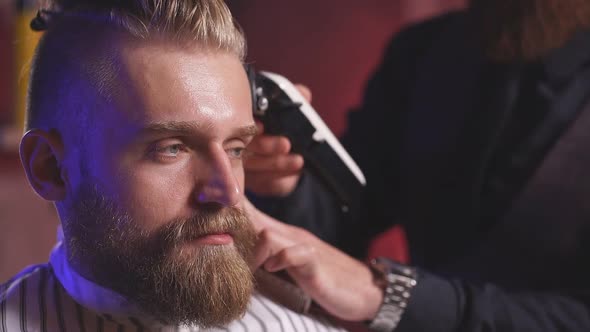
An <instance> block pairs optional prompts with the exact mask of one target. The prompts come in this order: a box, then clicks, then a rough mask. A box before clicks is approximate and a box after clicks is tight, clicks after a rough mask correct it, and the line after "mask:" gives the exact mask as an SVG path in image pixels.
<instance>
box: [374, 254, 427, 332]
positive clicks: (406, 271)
mask: <svg viewBox="0 0 590 332" xmlns="http://www.w3.org/2000/svg"><path fill="white" fill-rule="evenodd" d="M369 266H370V268H371V270H372V271H373V275H374V279H375V283H376V284H377V286H379V287H381V288H382V289H383V303H382V304H381V307H380V308H379V311H378V312H377V315H376V316H375V318H373V320H371V321H369V322H368V324H367V325H368V327H369V330H371V331H373V332H391V331H393V330H394V329H395V328H396V327H397V325H398V324H399V321H400V320H401V318H402V314H403V313H404V311H405V309H406V307H407V305H408V301H409V299H410V296H411V291H412V288H414V286H416V284H417V273H416V270H415V269H414V268H411V267H408V266H405V265H402V264H399V263H396V262H394V261H392V260H389V259H387V258H382V257H379V258H376V259H373V260H371V261H370V263H369Z"/></svg>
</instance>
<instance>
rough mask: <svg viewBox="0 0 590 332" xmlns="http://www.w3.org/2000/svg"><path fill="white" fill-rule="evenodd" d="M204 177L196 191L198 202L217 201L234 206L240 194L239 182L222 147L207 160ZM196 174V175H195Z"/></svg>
mask: <svg viewBox="0 0 590 332" xmlns="http://www.w3.org/2000/svg"><path fill="white" fill-rule="evenodd" d="M207 164H208V167H205V168H206V169H207V171H206V174H201V175H204V176H205V178H201V181H202V182H201V183H202V186H201V188H200V190H199V191H198V192H197V200H198V202H199V204H207V203H217V204H220V205H223V206H236V205H237V204H238V203H239V200H240V196H241V194H242V193H241V187H240V183H239V181H238V179H237V177H236V173H235V171H234V169H233V167H232V165H231V162H230V160H229V158H228V156H227V154H226V153H225V151H224V150H223V149H221V151H214V153H212V154H211V156H210V158H208V160H207ZM197 176H198V175H197Z"/></svg>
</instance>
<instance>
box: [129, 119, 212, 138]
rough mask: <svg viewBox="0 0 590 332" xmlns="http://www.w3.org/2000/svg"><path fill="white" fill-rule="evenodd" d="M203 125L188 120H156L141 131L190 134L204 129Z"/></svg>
mask: <svg viewBox="0 0 590 332" xmlns="http://www.w3.org/2000/svg"><path fill="white" fill-rule="evenodd" d="M203 129H205V128H203V126H202V125H199V124H198V123H195V122H187V121H170V122H155V123H150V124H148V125H147V126H145V127H144V128H143V129H142V130H141V131H142V132H144V133H146V134H147V133H167V134H169V133H174V134H176V135H189V134H194V133H195V132H198V131H202V130H203Z"/></svg>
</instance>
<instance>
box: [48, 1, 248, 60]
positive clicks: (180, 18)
mask: <svg viewBox="0 0 590 332" xmlns="http://www.w3.org/2000/svg"><path fill="white" fill-rule="evenodd" d="M41 3H42V5H41V13H44V14H43V15H42V16H44V18H45V19H47V20H48V21H49V22H48V27H49V28H50V27H51V21H53V20H59V19H60V17H61V18H62V19H67V18H68V17H72V18H76V17H77V18H78V19H81V21H83V20H84V19H86V20H103V21H108V23H110V24H113V25H115V26H117V27H118V28H121V29H124V30H125V31H126V32H128V33H130V34H131V35H133V36H135V37H138V38H148V37H150V36H153V35H161V36H163V37H165V38H167V39H171V38H177V39H181V40H194V41H198V42H200V43H204V44H206V45H207V46H210V47H217V48H219V49H223V50H227V51H231V52H232V53H235V54H236V55H238V56H239V57H240V58H241V59H243V57H244V56H245V53H246V50H245V48H246V43H245V40H244V36H243V33H242V30H241V28H240V27H239V25H238V24H237V23H236V22H235V20H234V19H233V17H232V15H231V13H230V11H229V8H228V7H227V6H226V4H225V2H224V1H223V0H42V2H41Z"/></svg>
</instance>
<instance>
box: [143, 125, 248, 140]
mask: <svg viewBox="0 0 590 332" xmlns="http://www.w3.org/2000/svg"><path fill="white" fill-rule="evenodd" d="M207 130H211V129H210V128H208V126H204V125H202V124H199V123H197V122H188V121H170V122H156V123H150V124H148V125H147V126H145V127H144V128H143V129H142V130H141V131H142V132H144V133H146V134H148V133H164V134H174V135H179V136H189V135H195V134H198V133H199V132H201V133H202V132H205V131H207ZM257 133H258V127H256V125H255V124H251V125H246V126H243V127H239V128H237V129H235V130H234V131H233V133H232V135H231V136H234V137H249V136H255V135H256V134H257Z"/></svg>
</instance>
